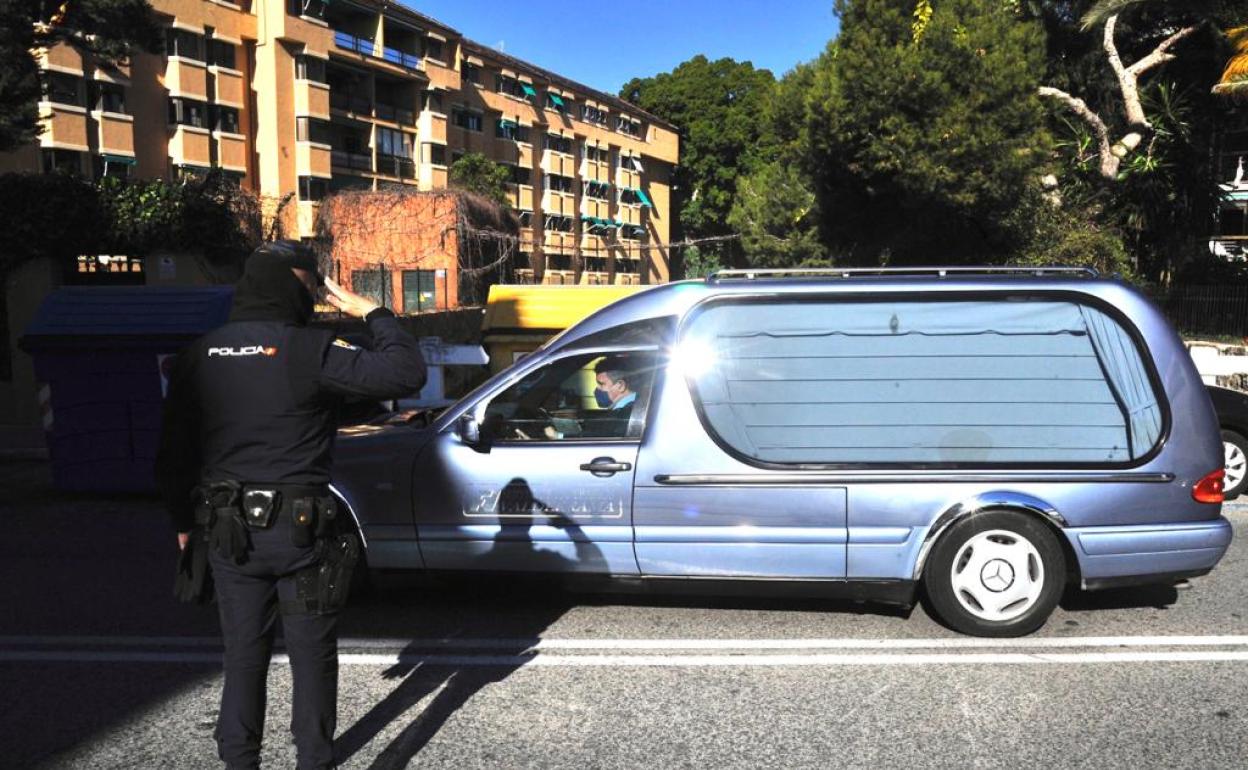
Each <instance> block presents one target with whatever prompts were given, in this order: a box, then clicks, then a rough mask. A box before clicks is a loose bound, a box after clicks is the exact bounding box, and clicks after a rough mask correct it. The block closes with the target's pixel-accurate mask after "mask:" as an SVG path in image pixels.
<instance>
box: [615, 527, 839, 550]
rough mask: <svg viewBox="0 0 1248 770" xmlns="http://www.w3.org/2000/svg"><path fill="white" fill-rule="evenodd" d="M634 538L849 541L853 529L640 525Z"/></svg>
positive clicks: (660, 541) (733, 541)
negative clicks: (850, 531) (850, 530)
mask: <svg viewBox="0 0 1248 770" xmlns="http://www.w3.org/2000/svg"><path fill="white" fill-rule="evenodd" d="M633 532H634V536H633V537H634V539H635V542H637V543H638V544H642V543H645V544H647V545H662V544H666V543H728V544H731V545H745V546H750V545H757V544H759V543H782V544H789V545H845V543H846V541H847V540H848V539H849V530H848V529H846V528H845V527H758V526H752V525H742V526H733V525H727V526H718V525H706V526H668V525H659V526H644V525H643V526H636V527H633Z"/></svg>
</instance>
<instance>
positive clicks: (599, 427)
mask: <svg viewBox="0 0 1248 770" xmlns="http://www.w3.org/2000/svg"><path fill="white" fill-rule="evenodd" d="M636 379H637V374H636V373H635V372H634V371H632V370H631V369H630V368H629V361H628V359H626V358H624V357H623V356H605V357H603V358H602V359H600V360H599V361H598V363H597V364H595V365H594V382H595V384H596V385H597V387H596V388H594V400H595V401H596V402H597V403H598V406H599V408H600V409H603V410H604V412H605V413H603V414H600V415H595V416H594V417H590V418H589V419H587V420H585V421H584V425H583V426H582V427H581V432H580V435H581V436H586V437H590V438H622V437H623V436H624V434H625V433H627V431H628V420H629V417H631V416H632V413H633V404H634V403H635V402H636V401H637V393H636V391H635V390H634V386H635V382H636ZM565 435H567V434H565V433H563V432H561V431H558V430H555V428H554V427H553V426H550V425H548V426H546V438H549V439H561V438H564V437H565Z"/></svg>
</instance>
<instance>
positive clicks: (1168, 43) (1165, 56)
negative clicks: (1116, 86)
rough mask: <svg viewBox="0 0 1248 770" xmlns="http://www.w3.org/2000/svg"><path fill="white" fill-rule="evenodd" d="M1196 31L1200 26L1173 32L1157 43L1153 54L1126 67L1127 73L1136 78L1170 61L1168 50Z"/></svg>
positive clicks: (1171, 57) (1194, 25) (1172, 55)
mask: <svg viewBox="0 0 1248 770" xmlns="http://www.w3.org/2000/svg"><path fill="white" fill-rule="evenodd" d="M1198 29H1200V25H1199V24H1193V25H1192V26H1190V27H1184V28H1183V29H1181V30H1179V31H1178V32H1175V33H1174V34H1173V35H1171V36H1170V37H1168V38H1166V39H1165V40H1163V41H1161V43H1159V44H1158V45H1157V47H1156V48H1154V49H1153V52H1152V53H1150V54H1149V55H1148V56H1145V57H1144V58H1143V59H1140V60H1139V61H1137V62H1136V63H1135V64H1132V65H1131V66H1130V67H1128V68H1127V73H1128V74H1130V75H1132V76H1134V77H1137V78H1138V77H1139V76H1140V75H1143V74H1144V73H1145V72H1148V71H1149V70H1151V69H1152V68H1153V67H1156V66H1158V65H1160V64H1165V63H1166V62H1168V61H1170V60H1171V59H1173V58H1174V54H1172V53H1170V49H1171V48H1173V47H1174V46H1175V45H1177V44H1178V43H1180V42H1182V41H1183V39H1184V38H1187V37H1190V36H1191V35H1192V34H1194V33H1195V32H1196V30H1198Z"/></svg>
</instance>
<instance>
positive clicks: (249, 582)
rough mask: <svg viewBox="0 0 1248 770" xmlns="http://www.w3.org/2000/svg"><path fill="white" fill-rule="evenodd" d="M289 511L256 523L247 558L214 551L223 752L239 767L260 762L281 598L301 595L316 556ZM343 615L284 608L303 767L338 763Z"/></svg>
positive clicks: (293, 724) (294, 727)
mask: <svg viewBox="0 0 1248 770" xmlns="http://www.w3.org/2000/svg"><path fill="white" fill-rule="evenodd" d="M290 530H291V525H290V521H289V514H287V513H286V512H283V515H281V516H279V517H278V520H277V521H275V522H274V523H273V525H272V526H271V527H270V528H268V529H263V530H251V531H250V532H249V534H250V536H251V547H250V550H249V553H248V555H247V560H246V561H245V562H244V563H243V564H235V563H234V562H232V561H227V560H225V559H222V558H221V557H220V556H219V555H217V553H216V552H215V551H214V552H212V553H211V555H210V559H211V563H212V572H213V579H214V581H215V583H216V591H217V605H218V606H219V608H220V610H221V633H222V635H223V636H224V638H225V687H224V688H223V690H222V692H221V713H220V715H219V717H218V718H217V729H216V738H217V752H218V755H219V756H220V757H221V759H222V760H223V761H225V763H226V765H227V766H229V767H231V768H234V767H239V768H252V767H257V766H258V765H259V761H260V741H261V739H262V738H263V736H264V709H265V679H266V677H267V675H268V671H269V656H270V654H271V653H272V651H273V636H274V631H275V630H276V622H277V616H278V614H279V613H278V610H279V603H280V602H287V601H291V600H293V599H294V598H295V577H294V575H295V572H297V571H298V570H300V569H301V568H303V567H306V566H308V565H310V564H312V563H314V562H315V560H316V556H315V552H314V550H313V549H312V548H310V547H308V548H298V547H296V546H294V545H293V544H292V543H291V539H290ZM337 624H338V618H337V616H336V615H310V614H282V635H283V636H284V638H285V640H286V649H287V652H288V653H289V655H290V665H291V669H292V676H293V679H294V691H293V693H292V699H293V704H292V706H293V709H292V712H293V713H292V716H291V722H290V730H291V732H292V733H294V737H295V748H296V750H297V752H298V758H299V760H298V766H299V768H301V769H302V768H323V767H332V766H333V764H334V756H333V741H334V730H335V728H336V726H337V708H338V636H337Z"/></svg>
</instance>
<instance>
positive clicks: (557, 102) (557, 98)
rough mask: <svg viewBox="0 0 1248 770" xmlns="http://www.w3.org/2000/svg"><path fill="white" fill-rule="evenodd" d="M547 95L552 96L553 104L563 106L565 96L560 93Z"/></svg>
mask: <svg viewBox="0 0 1248 770" xmlns="http://www.w3.org/2000/svg"><path fill="white" fill-rule="evenodd" d="M546 95H547V96H549V97H550V102H551V104H553V105H555V106H556V107H562V106H563V97H561V96H559V94H546Z"/></svg>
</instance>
